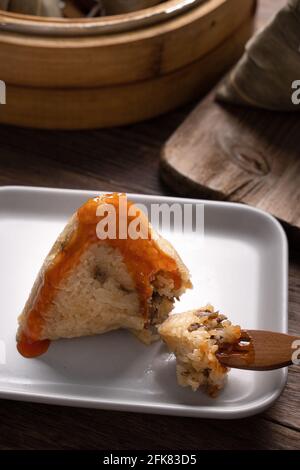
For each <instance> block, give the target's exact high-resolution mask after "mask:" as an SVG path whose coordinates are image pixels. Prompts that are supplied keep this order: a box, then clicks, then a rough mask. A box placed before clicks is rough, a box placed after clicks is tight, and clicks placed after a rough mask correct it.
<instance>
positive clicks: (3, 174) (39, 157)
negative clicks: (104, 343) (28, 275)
mask: <svg viewBox="0 0 300 470" xmlns="http://www.w3.org/2000/svg"><path fill="white" fill-rule="evenodd" d="M282 3H283V2H282V1H280V0H263V1H262V5H261V6H262V9H261V10H260V12H261V14H262V13H263V15H265V17H269V16H270V14H271V13H272V11H274V9H276V8H279V6H280V4H282ZM191 109H192V106H188V107H185V108H182V109H180V110H178V111H174V112H172V113H169V114H168V115H165V116H163V117H160V118H159V119H155V120H152V121H149V122H145V123H141V124H137V125H134V126H128V127H125V128H116V129H112V130H101V131H85V132H48V131H37V130H29V129H21V128H10V127H8V126H1V127H0V184H1V185H7V184H23V185H37V186H53V187H68V188H83V189H95V190H97V189H98V190H121V191H128V192H137V193H151V194H165V195H174V192H172V191H171V190H170V189H168V188H167V187H166V186H164V184H163V183H162V182H161V180H160V178H159V154H160V150H161V147H162V145H163V144H164V142H166V140H167V139H168V138H169V137H170V136H171V134H172V133H173V132H174V131H175V129H176V128H177V127H178V126H179V124H180V123H181V122H182V121H183V120H184V119H185V118H186V116H187V115H188V113H189V112H190V111H191ZM289 294H290V299H289V329H290V333H291V334H295V335H299V333H300V249H299V245H297V244H296V242H293V241H291V242H290V274H289ZM299 384H300V370H299V367H298V368H297V367H295V366H294V367H291V368H290V372H289V380H288V384H287V387H286V388H285V391H284V393H283V394H282V396H281V397H280V399H279V400H278V401H277V402H276V404H275V405H274V406H273V407H272V408H271V409H270V410H268V411H267V412H265V413H263V414H261V415H259V416H256V417H253V418H247V419H242V420H237V421H232V422H231V421H217V420H204V419H192V418H178V417H168V416H152V415H144V414H136V413H125V412H122V413H121V412H111V411H101V410H88V409H77V408H67V407H58V406H52V405H42V404H31V403H21V402H14V401H7V400H0V449H114V450H117V449H120V450H121V449H122V450H123V449H124V450H126V449H131V450H136V449H145V448H147V449H149V450H151V449H153V450H154V449H165V450H167V449H176V450H180V449H186V448H188V449H199V450H200V449H300V411H299V409H300V387H299Z"/></svg>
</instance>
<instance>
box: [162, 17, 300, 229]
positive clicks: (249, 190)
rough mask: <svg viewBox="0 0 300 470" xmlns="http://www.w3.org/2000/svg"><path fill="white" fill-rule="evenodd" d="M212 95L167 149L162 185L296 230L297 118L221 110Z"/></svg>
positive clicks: (299, 200)
mask: <svg viewBox="0 0 300 470" xmlns="http://www.w3.org/2000/svg"><path fill="white" fill-rule="evenodd" d="M261 22H262V21H261V20H260V23H261ZM295 78H296V77H295ZM288 86H290V85H289V84H288ZM215 92H216V90H215V89H214V90H213V91H212V92H211V93H210V94H209V96H208V97H207V98H206V99H204V100H203V101H201V102H200V103H199V105H198V106H197V107H196V108H195V110H194V111H193V112H192V113H191V115H190V116H189V117H188V118H187V119H186V121H185V122H184V123H183V124H182V126H180V128H179V129H178V130H176V132H175V133H174V135H173V136H172V137H171V139H170V140H169V141H168V143H167V144H166V146H165V148H164V151H163V155H162V170H163V177H164V179H165V181H166V182H167V183H168V184H169V185H170V186H171V187H172V188H173V189H174V190H175V191H176V192H177V193H178V194H181V195H182V194H184V195H187V196H205V197H210V198H214V199H226V200H229V201H236V202H244V203H247V204H251V205H254V206H256V207H258V208H260V209H263V210H266V211H268V212H270V213H272V214H273V215H274V216H275V217H277V218H279V219H281V220H284V221H285V222H287V223H288V224H290V225H292V226H294V227H297V228H300V159H299V147H300V120H299V112H298V113H297V112H295V113H284V112H283V113H279V112H270V111H263V110H256V109H251V108H246V107H239V106H234V105H223V104H220V103H216V102H215V99H214V98H215Z"/></svg>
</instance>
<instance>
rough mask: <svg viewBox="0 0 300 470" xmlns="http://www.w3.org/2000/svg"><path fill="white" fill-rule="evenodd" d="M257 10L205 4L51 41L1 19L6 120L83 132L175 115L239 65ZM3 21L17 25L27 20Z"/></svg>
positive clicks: (234, 1) (248, 3)
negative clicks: (131, 26) (129, 26)
mask: <svg viewBox="0 0 300 470" xmlns="http://www.w3.org/2000/svg"><path fill="white" fill-rule="evenodd" d="M153 8H155V7H153ZM255 8H256V0H243V1H242V2H241V1H240V0H207V1H206V2H204V3H200V4H199V5H198V6H196V7H194V8H193V9H191V10H189V11H187V12H185V13H183V14H181V15H180V16H178V17H175V18H171V19H170V20H168V21H164V22H162V23H159V24H156V25H152V26H148V27H143V28H140V29H137V30H133V31H127V32H118V33H111V34H96V35H92V36H90V35H82V34H80V35H78V36H76V35H75V36H63V35H61V36H51V35H49V34H46V33H45V34H42V33H41V32H40V31H42V29H43V26H42V27H40V30H39V34H29V33H28V32H27V33H26V34H25V33H22V34H21V33H16V32H13V31H8V30H5V31H4V30H3V29H2V28H1V21H0V64H1V68H0V80H3V81H5V83H6V86H7V99H6V105H1V106H0V122H1V123H7V124H15V125H21V126H30V127H37V128H46V129H47V128H48V129H84V128H96V127H108V126H115V125H123V124H129V123H133V122H137V121H140V120H144V119H147V118H151V117H154V116H157V115H159V114H161V113H164V112H167V111H169V110H171V109H174V108H175V107H177V106H179V105H182V104H183V103H185V102H187V101H189V100H191V99H194V98H195V97H197V96H200V95H201V94H203V93H204V92H205V91H207V90H208V89H209V88H210V87H211V86H212V85H213V84H214V83H215V82H216V80H217V79H218V78H219V77H220V76H221V75H222V74H223V73H224V72H225V71H226V70H227V69H228V68H229V67H230V66H231V65H232V64H233V63H234V62H235V61H236V60H238V58H239V57H240V56H241V54H242V53H243V50H244V46H245V43H246V42H247V40H248V39H249V37H250V36H251V35H252V32H253V25H254V13H255ZM1 16H2V17H6V19H7V18H8V19H9V21H10V22H12V24H13V23H14V21H15V22H16V23H18V24H20V23H21V24H22V22H24V24H25V26H26V21H28V17H24V16H23V15H17V14H16V15H14V14H12V13H10V14H6V13H4V12H1V15H0V20H1ZM33 20H34V21H36V22H39V26H41V25H44V24H45V25H47V26H48V25H49V23H51V20H45V19H44V18H34V19H33V17H32V20H31V21H33ZM65 21H67V20H65ZM90 21H91V20H90ZM77 22H78V20H77ZM68 23H70V21H69V20H68ZM61 24H62V23H60V25H61Z"/></svg>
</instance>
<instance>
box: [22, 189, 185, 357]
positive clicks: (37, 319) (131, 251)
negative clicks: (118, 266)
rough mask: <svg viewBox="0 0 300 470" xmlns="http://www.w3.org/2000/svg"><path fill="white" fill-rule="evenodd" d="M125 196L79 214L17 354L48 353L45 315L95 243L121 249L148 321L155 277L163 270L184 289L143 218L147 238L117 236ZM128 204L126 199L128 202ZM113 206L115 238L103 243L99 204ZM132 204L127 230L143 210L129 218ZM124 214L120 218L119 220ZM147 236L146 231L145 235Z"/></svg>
mask: <svg viewBox="0 0 300 470" xmlns="http://www.w3.org/2000/svg"><path fill="white" fill-rule="evenodd" d="M121 196H123V200H124V199H125V195H120V194H118V193H114V194H111V195H105V196H99V197H97V198H94V199H90V200H89V201H87V202H86V203H85V204H84V205H83V206H82V207H80V208H79V209H78V211H77V219H78V224H77V227H76V229H75V230H74V232H73V234H72V235H71V237H70V239H69V240H68V242H67V243H66V244H65V245H64V246H62V247H61V250H60V251H59V253H58V254H57V255H56V257H55V259H54V261H53V264H52V265H51V266H50V267H49V268H48V269H47V271H46V272H45V273H44V277H43V282H42V284H41V286H40V288H39V291H38V294H37V297H36V299H35V301H34V304H33V306H32V308H31V310H30V311H29V313H28V316H27V321H26V325H25V329H24V331H23V332H22V333H21V334H20V337H19V338H18V344H17V348H18V351H19V352H20V353H21V354H22V355H23V356H25V357H36V356H39V355H40V354H43V353H44V352H46V351H47V349H48V347H49V344H50V341H49V340H42V341H41V340H40V338H41V334H42V330H43V325H44V318H43V316H44V313H45V312H47V310H48V308H49V306H50V304H51V303H52V301H53V299H54V296H55V294H56V291H57V289H58V288H59V285H60V283H61V281H62V280H63V279H64V278H65V277H66V276H67V275H68V273H70V272H71V270H72V269H73V268H74V267H75V266H76V265H77V264H78V263H79V261H80V257H81V255H82V254H83V253H84V252H85V250H86V249H87V248H88V247H89V246H90V245H92V244H94V243H106V244H109V245H110V246H112V247H114V248H117V249H119V251H120V252H121V254H122V256H123V260H124V262H125V264H126V266H127V269H128V271H129V273H130V274H131V276H132V278H133V280H134V283H135V287H136V290H137V292H138V295H139V299H140V309H141V312H142V314H143V317H144V319H145V324H147V320H148V308H149V303H148V301H149V299H150V298H151V296H152V293H153V286H152V284H151V282H152V281H153V280H154V278H155V275H156V274H157V273H158V272H160V271H166V272H168V273H169V276H170V278H171V279H172V280H173V281H174V287H175V289H179V288H180V287H181V282H182V281H181V276H180V273H179V270H178V267H177V263H176V261H175V260H174V259H173V258H171V257H170V256H169V255H167V254H166V253H165V252H163V251H162V250H161V249H160V248H159V246H158V245H157V243H156V242H155V240H153V239H152V238H151V232H150V228H149V223H148V219H147V218H146V217H145V216H142V217H141V218H140V219H139V220H140V221H141V224H140V225H143V227H144V229H145V230H147V232H146V233H147V235H148V237H147V238H146V239H144V238H138V239H132V238H130V237H129V236H128V237H127V238H126V239H122V238H119V237H118V234H119V225H120V223H123V222H124V220H122V217H123V219H124V215H123V212H122V211H120V205H119V204H120V200H121ZM126 201H127V199H126ZM103 203H104V204H112V205H113V206H114V208H115V212H116V216H117V217H116V235H117V236H116V238H107V239H105V240H100V239H99V238H98V236H97V232H96V227H97V224H98V223H99V222H100V221H101V220H102V219H103V218H104V217H106V215H107V214H106V213H104V215H103V216H102V215H101V216H98V215H97V208H98V207H99V205H100V204H103ZM132 205H133V203H131V202H129V201H127V211H126V212H125V217H126V219H127V223H126V225H127V228H128V226H129V225H130V223H131V222H132V221H133V220H134V219H136V217H139V216H140V215H141V211H139V210H138V209H137V211H136V212H135V214H134V215H129V214H128V211H129V208H130V207H131V206H132ZM120 213H121V217H120ZM143 233H145V232H143Z"/></svg>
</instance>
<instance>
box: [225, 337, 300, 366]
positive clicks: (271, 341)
mask: <svg viewBox="0 0 300 470" xmlns="http://www.w3.org/2000/svg"><path fill="white" fill-rule="evenodd" d="M216 355H217V358H218V360H219V361H220V362H221V364H223V365H224V366H227V367H232V368H235V369H247V370H261V371H262V370H273V369H280V368H282V367H287V366H290V365H292V364H296V365H300V337H299V336H298V337H297V336H290V335H285V334H282V333H272V332H271V331H259V330H245V331H242V336H241V339H240V342H239V343H238V344H235V345H229V344H224V345H221V346H220V347H219V350H218V352H217V354H216Z"/></svg>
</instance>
